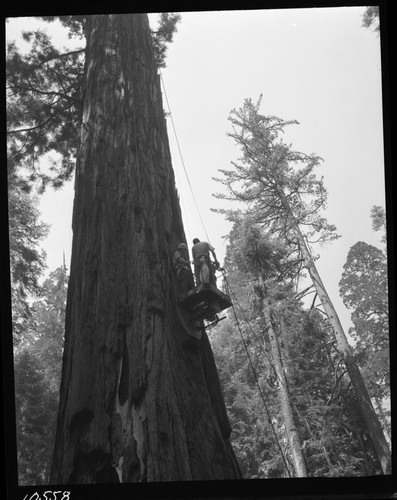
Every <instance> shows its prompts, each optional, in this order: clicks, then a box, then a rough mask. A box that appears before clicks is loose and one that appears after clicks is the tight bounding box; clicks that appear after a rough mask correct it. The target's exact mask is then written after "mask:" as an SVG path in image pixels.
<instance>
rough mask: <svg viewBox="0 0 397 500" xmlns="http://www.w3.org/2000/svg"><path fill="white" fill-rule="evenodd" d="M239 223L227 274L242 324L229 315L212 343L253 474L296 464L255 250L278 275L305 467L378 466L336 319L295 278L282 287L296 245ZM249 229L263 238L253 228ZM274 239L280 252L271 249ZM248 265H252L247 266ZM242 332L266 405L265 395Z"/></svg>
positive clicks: (315, 473) (281, 325)
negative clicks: (308, 301) (310, 302)
mask: <svg viewBox="0 0 397 500" xmlns="http://www.w3.org/2000/svg"><path fill="white" fill-rule="evenodd" d="M241 226H243V227H244V224H235V226H234V228H233V230H232V232H231V234H230V235H229V246H228V249H227V256H226V259H225V269H226V272H227V283H228V285H229V286H230V288H231V290H232V296H233V300H234V305H235V309H236V315H237V319H238V322H239V328H238V327H237V324H236V323H235V321H234V318H233V315H231V314H229V315H228V318H227V319H226V320H225V321H224V322H223V323H222V324H221V326H219V327H218V328H217V329H215V330H214V331H213V333H212V334H211V343H212V345H213V347H214V350H215V356H216V360H217V363H218V365H219V367H220V377H221V382H222V385H223V388H224V393H225V398H226V404H227V408H228V412H229V415H230V418H231V422H232V427H233V433H232V442H233V446H234V448H235V450H236V453H237V456H238V458H239V461H240V464H241V467H242V469H243V471H244V473H245V475H246V476H248V477H252V476H253V477H288V467H290V470H291V471H292V470H293V461H292V460H291V458H290V447H289V446H288V445H287V440H286V439H285V429H284V430H283V425H284V419H283V416H282V412H281V407H280V404H279V397H278V393H279V388H280V379H279V376H278V375H277V372H276V370H275V366H274V363H273V359H272V356H271V342H270V340H271V339H270V338H269V336H268V335H266V334H265V336H264V335H263V333H264V331H265V330H264V318H263V314H262V312H261V311H262V309H263V301H262V300H259V299H258V280H256V279H253V275H252V274H250V273H248V272H247V268H246V267H244V266H247V263H248V262H252V259H253V257H254V255H255V254H256V255H261V256H262V257H263V259H262V265H265V268H266V269H267V271H268V273H270V274H273V277H275V276H277V277H278V280H273V281H271V280H269V281H268V290H269V293H270V294H271V300H272V309H273V322H274V323H275V329H276V328H277V330H276V331H278V332H279V336H278V341H279V342H278V346H279V349H280V352H281V354H282V356H281V358H282V364H283V367H284V371H285V375H286V379H287V387H288V393H289V397H290V402H291V406H292V410H293V415H294V420H295V424H296V428H297V431H298V433H299V436H300V439H301V443H302V446H301V448H302V452H303V456H304V459H305V462H306V467H307V474H308V475H309V476H312V477H324V476H328V477H339V476H357V475H371V474H377V473H379V472H380V468H379V466H378V465H377V461H376V454H375V452H374V450H373V447H372V445H371V440H370V438H369V435H368V433H367V432H366V429H365V427H366V426H365V423H364V422H363V421H362V418H361V417H360V413H359V412H357V400H356V398H355V396H354V391H352V388H351V383H349V379H348V377H347V374H346V369H345V367H344V366H343V363H342V362H341V359H340V355H339V353H338V350H337V348H336V346H335V339H334V338H333V337H332V335H330V330H329V325H327V322H326V321H324V320H323V317H322V315H321V314H320V313H319V312H318V311H317V310H316V309H314V308H313V309H311V310H310V311H305V310H304V309H303V308H302V304H301V303H300V301H299V296H300V294H299V293H296V291H295V288H294V287H286V286H285V285H284V287H281V283H282V282H283V280H284V284H286V283H287V282H288V280H289V279H291V277H293V276H294V268H293V266H291V265H289V264H291V262H289V261H288V260H284V261H283V257H285V256H286V255H288V247H287V246H284V247H285V248H284V251H283V245H280V244H279V245H278V246H275V245H274V242H273V245H272V246H269V244H268V243H266V241H268V239H267V238H266V237H265V235H264V233H263V231H262V230H259V229H258V228H255V225H254V226H253V225H252V224H250V223H248V224H247V225H246V227H245V232H244V231H241ZM247 232H248V233H249V232H253V233H254V234H255V233H256V234H257V235H259V234H260V235H261V237H260V238H259V237H257V238H253V237H252V235H251V237H247ZM270 248H273V255H272V252H269V251H267V252H266V249H267V250H269V249H270ZM241 266H243V269H244V272H242V271H241V270H239V268H241ZM288 270H289V271H288ZM258 302H259V304H258ZM258 305H260V306H261V307H258ZM239 329H240V330H241V336H240V334H239ZM242 336H243V338H244V339H245V343H246V344H247V347H248V350H249V352H250V356H251V362H252V363H253V365H254V366H253V367H254V370H255V371H256V374H257V377H258V380H259V383H260V387H261V392H262V394H263V395H264V398H265V405H266V406H264V402H263V401H262V400H261V398H260V394H259V390H258V387H257V385H256V382H255V378H254V376H253V374H252V368H251V367H250V363H249V361H248V359H247V355H246V353H245V351H244V348H243V345H242ZM267 411H268V412H269V413H268V414H267ZM269 415H270V420H269ZM270 422H271V423H270ZM274 431H275V432H274ZM275 433H276V436H277V438H276V437H275ZM277 441H279V443H280V445H281V450H280V448H279V447H278V446H277ZM282 455H285V458H286V461H287V463H285V462H284V461H283V458H282Z"/></svg>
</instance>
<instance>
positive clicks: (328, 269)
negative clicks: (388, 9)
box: [7, 7, 385, 330]
mask: <svg viewBox="0 0 397 500" xmlns="http://www.w3.org/2000/svg"><path fill="white" fill-rule="evenodd" d="M364 10H365V7H341V8H336V7H333V8H308V9H292V10H288V9H278V10H266V9H265V10H255V11H244V10H243V11H218V12H216V11H214V12H200V13H199V12H188V13H182V21H181V23H180V24H179V25H178V32H177V33H176V34H175V36H174V42H173V43H172V44H171V45H170V46H169V48H168V55H167V59H166V64H167V67H166V68H165V69H164V70H162V79H163V82H164V85H165V90H166V93H167V97H168V101H169V105H170V110H171V113H172V117H173V122H174V125H175V128H176V133H177V138H178V141H179V146H180V148H181V151H182V157H183V161H184V164H185V167H186V170H187V173H188V176H189V179H190V183H191V185H192V187H193V192H194V196H195V199H196V201H197V204H198V207H199V212H198V210H197V208H196V205H195V203H194V201H193V199H192V194H191V191H190V188H189V185H188V183H187V180H186V176H185V172H184V169H183V165H182V161H181V157H180V154H179V151H178V146H177V143H176V138H175V135H174V131H173V127H172V124H171V121H170V118H168V119H167V122H168V135H169V139H170V146H171V152H172V155H173V166H174V170H175V173H176V179H177V185H178V190H179V193H180V197H181V207H182V212H183V217H184V223H185V231H186V236H187V239H188V245H189V247H190V246H191V240H192V239H193V238H194V237H198V238H199V239H201V240H205V239H206V235H205V231H204V229H203V226H202V223H201V220H200V217H199V213H200V215H201V218H202V219H203V221H204V225H205V229H206V232H207V233H208V236H209V240H210V242H211V243H212V244H213V245H214V247H215V248H216V252H217V256H218V260H220V261H221V262H222V261H223V258H224V255H225V250H226V242H225V240H224V239H223V238H222V237H223V236H225V235H226V234H228V232H229V230H230V228H231V225H230V223H228V222H226V221H225V219H224V216H223V215H220V214H216V213H213V212H211V210H210V209H211V208H220V207H230V206H231V205H226V202H222V201H220V200H217V199H215V198H214V197H213V193H215V192H218V191H220V190H221V189H222V186H221V185H220V184H219V183H216V182H215V181H213V180H212V177H218V176H219V175H218V174H219V173H218V172H217V170H218V169H228V168H229V167H230V162H231V161H232V160H236V159H237V158H238V157H239V150H238V148H237V147H236V146H235V144H234V141H233V140H232V139H231V138H229V137H227V135H226V133H227V132H228V131H230V130H231V124H230V122H229V121H228V120H227V118H228V116H229V113H230V111H231V110H232V109H233V108H239V107H240V106H242V104H243V101H244V99H245V98H248V97H250V98H252V99H253V100H257V99H258V97H259V95H260V94H263V100H262V109H261V112H262V114H264V115H276V116H279V117H280V118H283V119H296V120H298V122H299V123H300V124H299V125H293V126H290V127H289V128H288V129H286V133H285V135H284V140H285V141H286V142H288V143H292V145H293V148H294V149H296V150H300V151H302V152H304V153H308V154H309V153H315V154H317V155H319V156H321V157H322V158H323V160H324V162H323V164H322V165H321V167H320V168H319V169H318V175H320V176H324V184H325V186H326V188H327V190H328V208H327V211H326V213H325V215H326V217H327V219H328V221H329V222H330V223H332V224H335V225H336V227H337V231H338V233H339V234H340V235H341V238H340V239H339V240H337V241H333V242H330V243H327V244H324V245H322V246H318V245H317V246H316V245H314V246H313V250H314V252H315V253H316V254H319V255H320V258H319V260H318V261H317V265H318V269H319V271H320V274H321V276H322V278H323V281H324V284H325V286H326V287H327V289H328V292H329V294H330V296H331V299H332V301H333V302H334V304H335V306H336V308H337V310H338V313H339V315H340V318H341V321H342V324H343V326H344V327H345V328H346V330H347V329H348V327H349V326H350V313H349V312H348V311H347V310H346V309H345V308H344V306H343V303H342V301H341V299H340V298H339V292H338V283H339V280H340V278H341V274H342V270H343V264H344V263H345V261H346V257H347V253H348V251H349V249H350V247H351V246H352V245H354V244H355V243H356V242H357V241H365V242H367V243H370V244H373V245H375V246H378V247H382V244H381V243H380V237H381V235H380V234H379V233H375V232H374V231H373V230H372V228H371V219H370V210H371V207H372V206H373V205H381V206H385V185H384V159H383V125H382V85H381V60H380V38H379V37H378V36H377V35H376V34H375V33H373V32H372V31H370V30H368V29H365V28H363V27H362V14H363V12H364ZM150 17H151V19H155V18H156V16H150ZM31 25H32V24H31V23H30V22H27V20H26V19H25V20H23V21H22V22H21V19H19V20H17V21H12V22H10V23H9V25H8V27H7V32H8V36H9V38H11V39H16V38H17V31H18V29H20V28H21V27H22V29H29V28H30V26H31ZM153 26H155V22H153ZM47 29H48V31H49V32H54V33H56V34H57V35H58V34H59V29H54V28H51V25H49V26H48V28H47ZM163 100H164V108H165V109H166V110H167V111H168V107H167V102H166V99H165V96H164V95H163ZM72 203H73V183H70V184H69V185H67V186H65V188H64V189H63V191H56V192H52V191H48V192H47V193H46V194H45V195H44V196H43V198H42V201H41V212H42V218H43V220H44V221H46V222H48V223H50V224H51V227H52V229H51V233H50V235H49V237H48V238H47V239H46V240H45V241H44V242H43V247H44V248H45V249H46V251H47V262H48V267H49V270H50V271H52V270H54V269H55V268H56V267H58V266H59V265H60V264H61V263H62V253H63V251H65V254H66V264H67V265H68V264H69V263H70V249H71V238H72V232H71V212H72Z"/></svg>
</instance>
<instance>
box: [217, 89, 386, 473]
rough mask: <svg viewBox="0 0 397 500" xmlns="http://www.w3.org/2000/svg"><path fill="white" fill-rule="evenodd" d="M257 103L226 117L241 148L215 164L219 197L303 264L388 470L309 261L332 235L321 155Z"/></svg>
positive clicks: (233, 216) (358, 380)
mask: <svg viewBox="0 0 397 500" xmlns="http://www.w3.org/2000/svg"><path fill="white" fill-rule="evenodd" d="M260 105H261V98H260V99H259V100H258V102H257V103H253V102H252V100H251V99H246V100H245V102H244V105H243V107H242V108H240V109H239V110H233V111H232V112H231V115H230V117H229V119H230V121H231V122H232V125H233V132H232V133H230V134H229V135H230V136H231V137H232V138H233V139H234V140H235V141H236V142H237V144H238V145H239V146H240V148H241V151H242V157H241V159H240V161H239V162H232V164H233V167H234V168H233V169H231V170H221V173H222V174H223V178H222V179H216V180H218V181H219V182H221V183H222V184H223V185H224V186H225V187H226V188H227V194H226V195H224V194H219V195H218V196H219V197H220V198H227V199H228V200H236V201H242V202H245V203H247V204H249V209H248V213H249V214H250V215H251V218H252V220H254V221H255V222H257V223H259V224H261V225H262V226H264V227H266V229H267V231H269V232H271V234H273V235H274V236H277V237H279V238H281V239H283V240H284V241H285V242H286V243H288V245H289V247H290V249H291V250H290V253H291V255H292V254H295V259H296V261H297V262H298V265H297V268H296V274H297V275H299V274H300V272H301V270H302V269H306V270H307V272H308V274H309V276H310V278H311V280H312V283H313V287H314V288H315V290H316V293H317V296H318V298H319V300H320V301H321V304H322V307H323V309H324V312H325V314H326V315H327V317H328V321H329V323H330V325H331V326H332V329H333V333H334V335H335V339H336V341H337V344H338V349H339V351H340V353H341V356H342V358H343V362H344V363H345V365H346V368H347V370H348V373H349V377H350V379H351V381H352V384H353V387H354V390H355V392H356V395H357V401H358V403H359V405H360V409H361V413H362V417H363V420H364V421H365V422H366V425H367V428H368V432H369V433H370V435H371V439H372V441H373V444H374V447H375V449H376V452H377V455H378V458H379V461H380V463H381V465H382V471H383V473H384V474H390V472H391V456H390V450H389V448H388V445H387V442H386V439H385V436H384V434H383V431H382V427H381V425H380V422H379V419H378V417H377V415H376V413H375V410H374V408H373V405H372V402H371V399H370V397H369V394H368V390H367V387H366V385H365V383H364V380H363V377H362V375H361V373H360V370H359V368H358V366H357V363H356V361H355V359H354V356H353V351H352V348H351V346H350V345H349V343H348V341H347V338H346V335H345V333H344V331H343V327H342V325H341V322H340V320H339V317H338V315H337V312H336V310H335V308H334V306H333V304H332V302H331V300H330V297H329V295H328V293H327V291H326V289H325V286H324V284H323V282H322V280H321V277H320V275H319V273H318V270H317V267H316V265H315V258H314V256H313V252H312V250H311V249H310V245H311V244H312V243H317V242H323V241H327V240H328V241H329V240H332V239H335V238H336V237H337V235H336V234H335V227H334V226H332V225H330V224H329V223H328V222H327V221H326V219H325V218H324V217H323V216H322V215H321V210H322V209H323V208H324V206H325V204H326V198H327V193H326V189H325V187H324V184H323V181H322V179H318V178H317V177H316V174H315V172H314V169H315V167H316V166H318V165H319V163H320V161H321V158H320V157H318V156H317V155H314V154H310V155H307V154H304V153H301V152H299V151H294V150H293V149H292V146H291V145H288V144H285V143H284V142H283V141H282V139H281V140H279V135H280V133H281V132H282V131H283V129H284V128H285V127H286V126H287V125H290V124H293V123H297V122H294V121H285V120H282V119H280V118H278V117H275V116H264V115H261V114H260V112H259V110H260ZM221 211H222V212H224V213H226V215H227V217H228V218H229V219H230V220H238V219H239V212H238V211H236V210H221Z"/></svg>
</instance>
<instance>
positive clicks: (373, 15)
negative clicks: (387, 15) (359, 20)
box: [362, 5, 380, 36]
mask: <svg viewBox="0 0 397 500" xmlns="http://www.w3.org/2000/svg"><path fill="white" fill-rule="evenodd" d="M362 26H363V27H364V28H372V31H375V33H377V34H378V36H379V32H380V24H379V6H377V5H373V6H371V7H367V8H366V9H365V12H364V14H363V24H362Z"/></svg>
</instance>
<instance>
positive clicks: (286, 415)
mask: <svg viewBox="0 0 397 500" xmlns="http://www.w3.org/2000/svg"><path fill="white" fill-rule="evenodd" d="M259 283H260V285H261V288H262V290H263V295H262V297H261V299H262V308H263V309H262V310H263V316H264V319H265V324H266V329H267V332H268V335H269V340H270V347H271V352H272V357H273V362H274V368H275V371H276V374H277V382H278V387H279V398H280V405H281V412H282V415H283V419H284V424H285V434H286V436H287V440H288V444H289V446H290V449H291V456H292V462H293V464H294V469H295V476H296V477H307V471H306V464H305V459H304V457H303V453H302V446H301V442H300V438H299V434H298V430H297V428H296V425H295V418H294V412H293V409H292V403H291V398H290V394H289V392H288V385H287V379H286V376H285V371H284V365H283V361H282V356H281V352H280V345H279V341H278V336H277V333H276V331H275V329H274V327H273V323H272V318H271V307H270V303H269V299H268V298H267V296H266V290H265V285H264V282H263V279H262V277H260V278H259Z"/></svg>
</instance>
